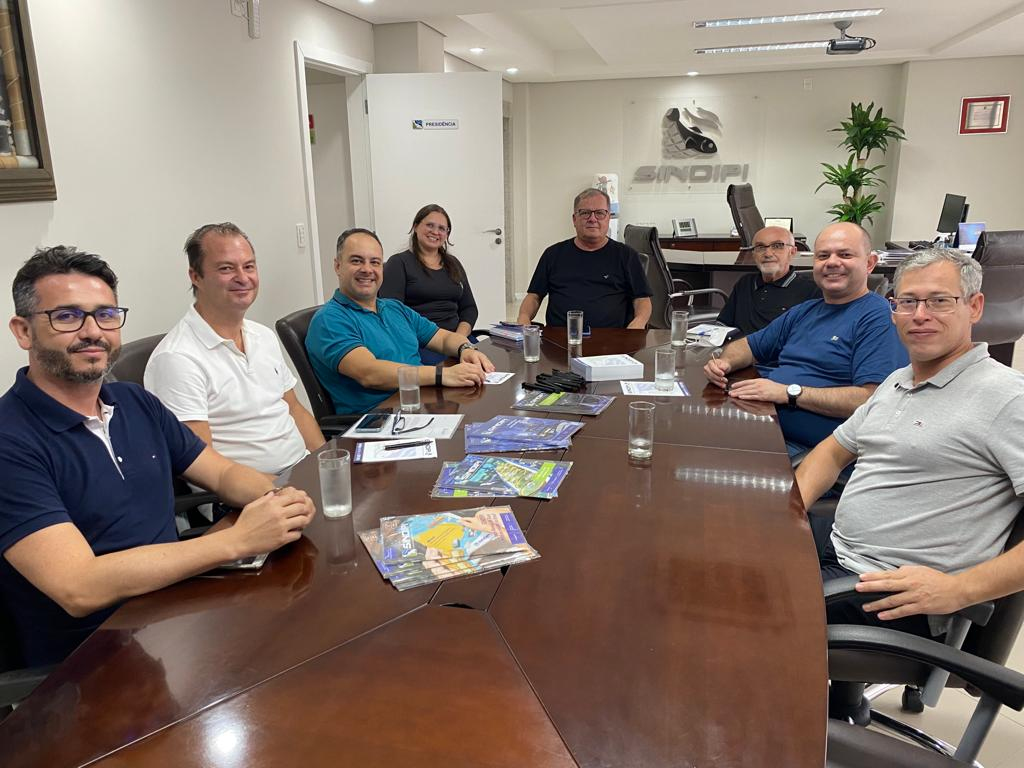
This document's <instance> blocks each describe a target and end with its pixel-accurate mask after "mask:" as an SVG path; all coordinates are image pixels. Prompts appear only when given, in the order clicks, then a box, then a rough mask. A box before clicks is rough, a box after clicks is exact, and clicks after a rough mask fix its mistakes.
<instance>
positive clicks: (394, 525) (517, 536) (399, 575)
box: [359, 507, 540, 590]
mask: <svg viewBox="0 0 1024 768" xmlns="http://www.w3.org/2000/svg"><path fill="white" fill-rule="evenodd" d="M359 538H360V539H361V540H362V542H363V545H364V546H365V547H366V551H367V552H369V553H370V557H371V558H373V562H374V564H375V565H376V566H377V570H379V571H380V573H381V576H383V577H384V578H385V579H388V580H389V581H390V582H391V583H392V584H393V585H394V586H395V587H396V588H397V589H399V590H406V589H412V588H413V587H418V586H421V585H423V584H431V583H433V582H437V581H441V580H443V579H450V578H452V577H453V576H464V575H468V574H473V573H485V572H487V571H493V570H495V569H497V568H502V567H504V566H506V565H514V564H516V563H525V562H528V561H530V560H535V559H537V558H538V557H540V554H539V553H538V552H537V550H535V549H534V548H533V547H531V546H530V545H529V544H528V543H527V542H526V537H525V536H524V535H523V532H522V530H521V529H520V527H519V523H518V522H517V521H516V516H515V515H514V514H513V513H512V510H511V509H509V508H508V507H479V508H477V509H460V510H454V511H451V512H436V513H431V514H426V515H403V516H400V517H382V518H381V520H380V528H376V529H374V530H372V531H362V532H360V534H359Z"/></svg>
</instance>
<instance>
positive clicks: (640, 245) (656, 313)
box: [622, 224, 672, 328]
mask: <svg viewBox="0 0 1024 768" xmlns="http://www.w3.org/2000/svg"><path fill="white" fill-rule="evenodd" d="M622 238H623V240H624V241H625V243H626V245H628V246H629V247H630V248H632V249H633V250H635V251H636V252H637V253H639V254H641V256H644V255H645V256H647V263H646V264H645V265H644V274H645V275H647V282H648V284H650V286H651V319H650V320H649V321H648V323H647V324H648V326H649V327H651V328H671V327H672V321H671V315H670V313H669V307H670V305H671V302H670V301H669V299H668V295H669V294H670V293H672V273H671V272H669V270H668V264H666V263H665V255H664V254H663V253H662V252H661V245H660V244H659V243H658V228H657V227H638V226H637V225H635V224H627V225H626V228H625V229H624V230H623V231H622ZM641 261H643V260H642V259H641Z"/></svg>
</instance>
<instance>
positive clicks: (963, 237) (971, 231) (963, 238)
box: [957, 221, 985, 253]
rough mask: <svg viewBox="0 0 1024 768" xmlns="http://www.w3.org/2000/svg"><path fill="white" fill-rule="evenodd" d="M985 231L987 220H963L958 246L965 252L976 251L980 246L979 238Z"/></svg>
mask: <svg viewBox="0 0 1024 768" xmlns="http://www.w3.org/2000/svg"><path fill="white" fill-rule="evenodd" d="M984 231H985V222H983V221H966V222H961V224H960V230H959V233H958V235H959V237H958V238H957V239H958V244H957V247H958V248H959V249H960V250H961V251H963V252H964V253H974V249H975V248H977V246H978V238H979V237H981V233H982V232H984Z"/></svg>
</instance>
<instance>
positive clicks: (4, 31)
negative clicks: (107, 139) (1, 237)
mask: <svg viewBox="0 0 1024 768" xmlns="http://www.w3.org/2000/svg"><path fill="white" fill-rule="evenodd" d="M42 105H43V102H42V98H41V96H40V92H39V75H38V73H37V71H36V57H35V49H34V47H33V45H32V28H31V26H30V24H29V19H28V0H0V203H13V202H25V201H30V200H56V199H57V186H56V184H55V182H54V176H53V165H52V163H51V161H50V146H49V143H48V142H47V137H46V122H45V121H44V120H43V106H42Z"/></svg>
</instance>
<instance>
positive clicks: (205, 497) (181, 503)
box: [174, 491, 217, 515]
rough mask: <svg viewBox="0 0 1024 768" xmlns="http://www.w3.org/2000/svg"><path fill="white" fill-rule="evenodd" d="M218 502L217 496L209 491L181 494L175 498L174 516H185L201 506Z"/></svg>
mask: <svg viewBox="0 0 1024 768" xmlns="http://www.w3.org/2000/svg"><path fill="white" fill-rule="evenodd" d="M216 501H217V494H216V493H209V492H208V491H196V492H195V493H185V494H181V495H178V496H175V497H174V514H175V515H183V514H186V513H187V512H188V511H189V510H190V509H193V508H194V507H198V506H199V505H200V504H213V503H214V502H216Z"/></svg>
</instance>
